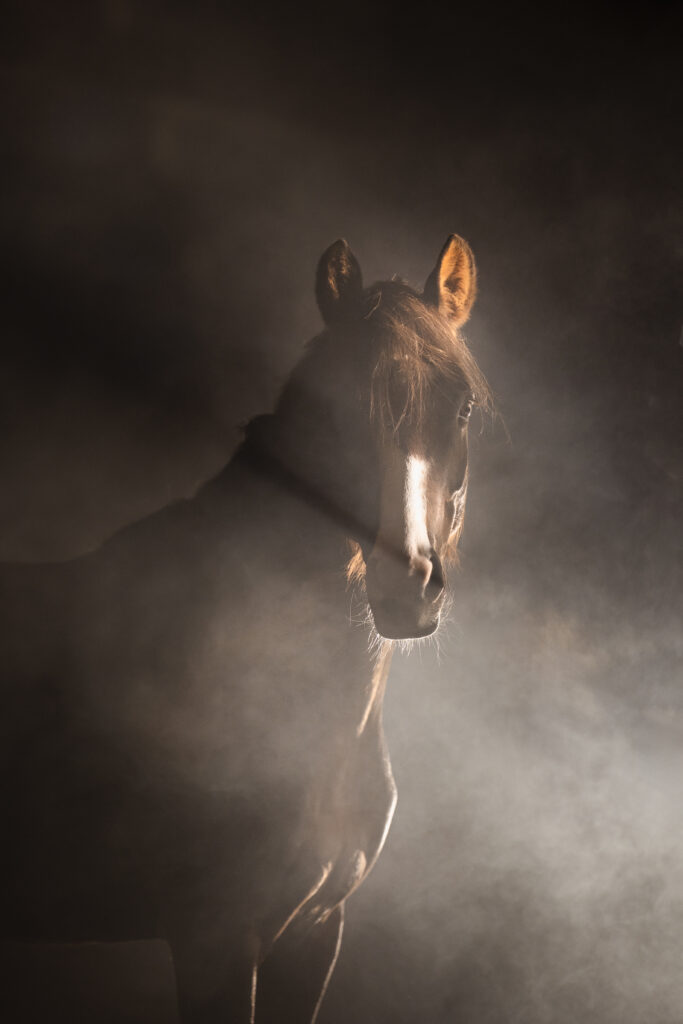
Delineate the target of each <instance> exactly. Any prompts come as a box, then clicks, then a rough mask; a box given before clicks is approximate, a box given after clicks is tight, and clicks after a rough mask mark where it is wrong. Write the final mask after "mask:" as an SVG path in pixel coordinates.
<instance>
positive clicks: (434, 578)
mask: <svg viewBox="0 0 683 1024" xmlns="http://www.w3.org/2000/svg"><path fill="white" fill-rule="evenodd" d="M429 560H430V562H431V563H432V571H431V573H430V576H429V579H428V580H427V586H426V593H425V596H426V597H429V598H431V600H434V599H435V598H437V597H438V596H439V594H440V593H441V592H442V590H443V589H444V587H445V582H444V578H443V567H442V565H441V559H440V558H439V556H438V555H437V553H436V551H432V553H431V554H430V556H429Z"/></svg>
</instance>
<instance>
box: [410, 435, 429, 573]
mask: <svg viewBox="0 0 683 1024" xmlns="http://www.w3.org/2000/svg"><path fill="white" fill-rule="evenodd" d="M405 522H406V554H408V555H409V556H410V557H412V556H414V555H419V554H426V552H428V551H429V549H430V546H431V545H430V543H429V534H428V533H427V463H426V461H425V460H424V459H420V458H418V457H417V455H409V456H408V459H407V460H406V487H405Z"/></svg>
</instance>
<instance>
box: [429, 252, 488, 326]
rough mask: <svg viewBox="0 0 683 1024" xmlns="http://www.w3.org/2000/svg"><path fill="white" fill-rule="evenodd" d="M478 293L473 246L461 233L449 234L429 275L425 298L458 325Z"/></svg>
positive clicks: (462, 321) (466, 316)
mask: <svg viewBox="0 0 683 1024" xmlns="http://www.w3.org/2000/svg"><path fill="white" fill-rule="evenodd" d="M476 295H477V267H476V264H475V262H474V256H473V255H472V250H471V249H470V247H469V245H468V244H467V242H466V241H465V239H464V238H461V237H460V235H449V236H448V238H447V239H446V244H445V245H444V247H443V249H442V250H441V252H440V253H439V258H438V260H437V261H436V266H435V267H434V269H433V270H432V272H431V274H430V275H429V277H428V278H427V283H426V285H425V288H424V300H425V302H427V303H428V304H429V305H431V306H436V307H437V309H438V310H439V312H440V313H443V314H444V316H446V317H448V319H449V320H450V321H451V323H452V324H453V326H454V327H460V325H461V324H464V323H465V321H466V320H467V318H468V316H469V315H470V310H471V309H472V304H473V302H474V300H475V298H476Z"/></svg>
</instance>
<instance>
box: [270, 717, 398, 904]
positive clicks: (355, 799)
mask: <svg viewBox="0 0 683 1024" xmlns="http://www.w3.org/2000/svg"><path fill="white" fill-rule="evenodd" d="M395 802H396V788H395V784H394V780H393V776H392V773H391V765H390V763H389V759H388V756H387V753H386V747H385V743H384V736H383V734H382V730H381V724H380V722H379V718H378V717H377V719H376V720H371V722H370V723H369V725H368V727H367V730H366V733H365V734H364V735H363V736H362V737H361V738H359V739H358V738H357V740H356V743H355V745H353V747H352V752H351V755H350V756H348V757H347V758H346V760H345V761H344V763H343V764H340V765H338V766H336V767H335V769H334V770H331V771H330V772H329V773H328V775H327V778H326V779H325V780H324V782H322V783H321V784H320V785H319V786H318V787H317V788H316V790H314V791H313V796H312V797H311V798H309V800H308V801H307V813H306V815H305V818H304V822H303V836H302V834H301V833H299V835H298V836H297V840H298V844H297V857H298V859H299V868H298V870H296V871H295V872H294V876H295V877H296V878H297V881H298V890H297V892H296V895H295V894H294V892H293V891H290V900H291V899H292V897H293V898H294V901H295V902H294V903H293V905H292V904H291V903H290V906H289V911H288V919H289V920H291V919H292V918H293V917H296V918H298V919H299V921H300V922H303V923H306V922H309V923H315V922H316V921H318V920H320V919H322V918H324V917H325V916H326V915H327V914H328V913H329V912H330V911H331V910H332V909H333V908H334V907H335V906H337V905H338V904H339V903H341V902H343V901H344V900H345V899H346V898H347V896H349V895H350V893H351V892H353V890H354V889H356V888H357V887H358V886H359V885H360V883H361V882H362V881H363V879H364V878H365V877H366V875H367V873H368V871H369V870H370V868H371V867H372V866H373V865H374V862H375V861H376V859H377V857H378V855H379V853H380V850H381V848H382V845H383V843H384V839H385V837H386V834H387V831H388V828H389V825H390V823H391V818H392V815H393V811H394V807H395ZM302 838H303V842H302V841H301V840H302ZM302 894H303V897H302Z"/></svg>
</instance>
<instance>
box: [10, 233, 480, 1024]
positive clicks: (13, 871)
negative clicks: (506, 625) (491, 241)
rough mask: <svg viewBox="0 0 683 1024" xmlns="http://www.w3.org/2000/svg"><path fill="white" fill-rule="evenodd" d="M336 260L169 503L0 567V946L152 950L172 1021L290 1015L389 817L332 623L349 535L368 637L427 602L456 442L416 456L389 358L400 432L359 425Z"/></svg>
mask: <svg viewBox="0 0 683 1024" xmlns="http://www.w3.org/2000/svg"><path fill="white" fill-rule="evenodd" d="M449 244H450V245H451V247H452V246H453V244H454V243H453V242H452V240H451V241H450V242H449ZM449 244H447V247H446V249H445V250H444V253H442V257H441V261H440V265H443V266H444V274H443V275H442V276H444V275H445V272H446V269H448V267H449V266H450V269H451V276H452V272H453V267H452V266H451V263H452V261H450V262H449V259H448V255H449V253H448V251H447V250H448V245H449ZM457 244H458V250H457V251H458V252H460V253H463V252H464V253H465V255H467V254H469V250H468V249H462V246H464V245H465V243H462V242H461V240H457ZM340 245H341V246H342V247H341V249H340ZM470 257H471V254H470ZM438 266H439V265H438ZM472 266H473V265H472ZM356 268H357V265H356V264H355V260H353V257H352V256H351V254H350V251H349V250H348V247H346V246H345V244H342V243H337V245H336V247H331V249H330V250H328V253H327V254H326V255H325V256H324V257H323V260H322V261H321V266H320V269H319V276H318V300H319V303H320V307H321V310H322V311H323V315H324V316H325V318H326V321H327V323H328V326H329V329H328V331H327V332H326V333H325V334H324V335H322V336H321V337H320V338H319V339H316V341H315V342H314V343H313V345H312V346H311V348H310V349H309V351H308V353H307V355H306V356H305V357H304V359H303V360H302V363H301V364H300V366H299V368H298V369H297V370H296V371H295V373H294V374H293V376H292V378H291V380H290V382H289V384H288V385H287V387H286V388H285V390H284V392H283V395H282V397H281V399H280V402H279V404H278V407H277V409H276V411H275V414H274V415H273V416H269V417H260V418H258V419H257V420H256V421H254V422H253V423H252V424H251V425H250V426H249V428H248V429H247V436H246V438H245V441H244V443H243V444H242V446H241V448H240V449H239V450H238V452H237V454H236V455H235V457H234V458H233V460H232V461H231V462H230V463H229V464H228V466H227V467H226V469H225V470H224V471H223V472H222V473H221V474H220V475H219V476H218V477H217V478H216V479H215V480H213V481H211V482H210V483H209V484H207V485H205V486H204V487H203V488H202V489H201V490H200V491H199V492H198V494H197V496H196V497H195V498H194V499H193V500H191V501H184V502H179V503H177V504H176V505H173V506H170V507H169V508H167V509H164V510H162V511H161V512H159V513H157V514H156V515H154V516H151V517H149V518H148V519H147V520H144V521H142V522H141V523H138V524H135V525H133V526H132V527H129V528H126V529H125V530H123V531H121V533H119V534H118V535H116V536H115V537H114V538H112V539H111V540H110V541H109V542H107V543H106V544H105V545H103V547H102V548H101V549H99V550H98V551H97V552H94V553H93V554H91V555H88V556H85V557H83V558H81V559H77V560H74V561H73V562H68V563H64V564H61V565H49V566H39V567H38V566H36V567H28V566H26V567H18V566H7V567H5V568H4V570H3V572H2V573H0V593H1V595H2V598H3V601H2V605H3V607H5V608H6V609H7V613H6V616H5V633H6V641H5V646H4V654H5V658H4V662H3V664H4V671H5V674H6V677H7V679H8V683H9V686H8V687H6V689H5V693H4V697H5V708H6V713H5V715H4V718H3V754H4V761H5V763H4V766H3V767H4V771H3V776H2V777H3V780H4V784H3V794H2V796H3V815H4V820H5V821H6V822H7V823H8V826H9V827H8V828H7V831H6V835H7V841H6V843H5V845H4V848H3V851H2V855H1V856H2V869H3V877H4V878H11V879H12V880H13V881H12V885H11V886H7V887H6V888H5V891H4V894H3V907H2V910H3V913H2V920H3V926H4V930H5V934H6V936H7V937H12V938H24V939H31V940H38V941H41V940H42V941H46V940H82V939H108V940H115V939H131V938H166V939H167V940H168V941H169V942H170V944H171V947H172V950H173V954H174V959H175V963H176V971H177V976H178V988H179V998H180V1004H181V1011H182V1013H183V1020H184V1021H185V1020H187V1021H188V1022H197V1024H199V1022H213V1021H218V1020H228V1019H231V1020H232V1019H234V1020H236V1021H238V1020H243V1021H245V1022H246V1021H250V1020H253V1019H254V1014H255V1015H256V1020H257V1021H258V1022H259V1024H260V1022H262V1021H263V1022H267V1021H270V1020H279V1021H283V1020H292V1021H293V1022H297V1021H299V1022H304V1021H310V1020H312V1019H314V1017H315V1015H316V1012H317V1007H318V1006H319V1002H320V999H321V997H322V993H323V991H324V988H325V984H326V980H327V978H328V977H329V974H330V971H331V968H332V966H333V964H334V960H335V957H336V952H337V949H338V944H339V937H340V934H341V926H342V915H343V905H344V901H345V899H346V898H347V896H348V895H349V893H350V892H352V891H353V890H354V889H355V888H356V887H357V886H358V885H359V884H360V882H361V881H362V879H363V878H364V877H365V875H366V874H367V872H368V871H369V870H370V868H371V867H372V865H373V864H374V862H375V860H376V858H377V856H378V854H379V852H380V850H381V847H382V844H383V842H384V838H385V836H386V832H387V829H388V826H389V823H390V820H391V816H392V813H393V808H394V804H395V788H394V783H393V778H392V775H391V769H390V765H389V760H388V756H387V752H386V746H385V741H384V736H383V732H382V723H381V709H382V698H383V694H384V686H385V683H386V678H387V674H388V670H389V663H390V659H391V646H390V644H388V643H387V642H381V641H380V642H379V644H378V651H377V653H376V654H375V656H374V657H373V656H371V655H370V654H369V652H368V627H367V625H364V624H363V623H356V622H354V621H353V609H352V598H351V597H350V595H349V590H348V583H347V578H346V577H347V573H346V572H345V567H346V563H347V562H348V559H349V552H348V543H349V539H351V540H352V542H353V543H354V545H355V552H356V554H355V558H354V563H353V564H354V565H355V569H354V570H353V571H355V572H358V566H359V565H360V566H362V567H363V568H365V567H367V587H368V595H369V597H370V604H371V608H372V612H373V614H374V616H375V621H376V623H377V627H378V629H379V630H380V632H381V633H383V634H384V635H385V636H409V635H415V636H419V635H424V634H426V633H428V632H431V631H433V629H434V628H436V624H438V618H439V615H440V612H441V607H442V599H443V580H442V568H441V562H440V559H439V555H438V553H437V541H438V537H437V534H438V533H439V531H440V535H441V541H440V542H439V543H440V547H441V548H442V549H443V548H444V547H445V545H446V544H447V543H450V542H451V541H452V537H453V535H454V533H457V531H458V530H459V526H460V521H461V516H462V504H463V502H464V490H465V482H466V458H465V459H464V464H463V457H462V450H463V446H462V443H461V441H462V437H461V435H462V436H464V427H463V428H462V429H461V427H457V431H460V433H459V434H458V438H459V440H458V441H457V445H456V447H457V449H458V451H457V452H456V455H455V457H453V452H452V451H450V448H452V447H453V446H452V444H451V442H448V444H449V445H450V447H449V453H450V462H449V465H448V466H446V465H445V464H444V459H443V458H442V459H440V460H437V459H433V460H432V459H430V452H429V450H428V448H427V446H426V440H425V432H424V429H422V430H420V431H418V429H417V425H418V419H417V418H415V417H413V418H412V420H411V417H410V416H408V417H406V415H405V408H406V405H405V401H404V400H405V399H406V395H405V394H403V392H402V388H403V384H404V383H405V382H403V380H402V363H401V362H400V359H396V360H394V362H395V363H396V367H394V368H393V369H392V371H391V375H390V376H391V379H390V380H389V378H388V377H387V380H388V384H387V387H388V391H387V403H386V404H387V409H389V410H391V408H392V405H391V403H392V401H393V400H395V398H396V394H398V395H399V399H400V402H403V404H404V416H403V419H404V420H405V422H403V423H401V422H400V421H401V413H400V411H399V414H398V416H397V417H394V419H395V420H396V419H397V420H398V421H399V422H398V423H396V422H394V424H393V428H392V431H389V432H387V431H383V430H378V428H377V427H376V426H373V417H372V406H373V401H374V400H375V396H374V395H373V390H372V389H373V374H375V375H376V374H377V367H378V366H379V365H380V364H379V362H378V359H381V357H382V352H383V347H382V346H384V347H386V345H387V342H386V340H383V341H382V342H381V344H379V350H378V346H377V344H374V343H372V344H369V343H368V336H369V335H371V328H372V326H373V325H372V324H371V323H370V320H371V318H372V315H373V312H376V307H375V310H372V309H371V312H370V314H368V311H367V307H363V306H361V305H359V304H360V299H361V294H365V293H363V292H362V291H361V288H360V277H359V271H358V274H357V279H356V277H355V276H354V275H356ZM437 269H438V267H437ZM461 277H462V273H461ZM444 280H445V276H444ZM458 280H460V279H458ZM403 287H404V292H402V293H401V294H404V296H405V295H408V293H409V292H410V296H411V298H410V302H409V303H408V305H407V306H406V307H405V308H406V309H407V308H411V309H412V308H413V305H414V302H415V301H417V299H415V300H414V299H413V296H414V295H415V293H412V292H411V291H410V290H406V289H405V286H403ZM429 287H430V285H429V282H428V288H427V290H426V294H428V292H429ZM431 287H432V289H433V290H434V289H436V291H435V295H436V302H437V304H438V296H439V287H440V286H439V284H438V282H437V283H436V284H434V283H433V282H432V285H431ZM385 289H386V295H387V296H388V297H390V296H391V294H393V292H392V289H393V291H394V292H396V293H397V294H398V292H397V286H395V285H394V284H393V283H389V284H386V285H385ZM399 290H400V289H399ZM442 290H443V291H444V294H445V291H446V289H445V285H443V288H442ZM373 294H377V293H373ZM451 294H452V289H448V297H449V301H450V297H451ZM372 301H373V302H374V301H376V300H375V299H374V298H373V299H372ZM405 301H406V302H407V301H408V300H407V299H405ZM420 301H422V300H420ZM469 301H470V302H471V299H469ZM411 304H412V305H411ZM340 305H346V307H347V308H346V311H345V313H344V315H343V316H340V315H339V314H340V310H339V306H340ZM385 307H390V303H389V298H385ZM468 308H469V307H468ZM392 315H393V314H392ZM425 315H426V314H425ZM361 320H362V323H361V324H360V329H359V326H358V325H359V321H361ZM350 324H353V329H351V326H350ZM379 333H380V334H382V332H381V331H380V332H379ZM375 334H377V332H375ZM372 336H373V337H374V336H375V335H372ZM382 337H384V336H383V335H382ZM340 342H341V343H340ZM453 343H454V344H455V341H454V342H453ZM373 344H374V347H373ZM378 351H379V355H378ZM435 351H436V350H435ZM421 358H422V357H421ZM458 365H459V367H460V369H461V370H462V365H461V364H460V363H459V364H458ZM396 368H397V369H398V371H399V373H398V375H396V374H394V369H396ZM385 376H386V375H385ZM471 383H472V382H471V381H470V380H465V381H463V380H461V379H460V377H458V378H457V387H456V389H455V390H456V391H457V395H456V398H451V400H449V409H450V408H451V406H452V407H453V409H452V410H451V411H450V412H449V414H448V415H449V416H450V419H451V420H452V421H453V422H456V421H457V417H461V418H462V407H463V406H462V403H463V401H467V400H468V399H467V397H466V396H467V395H469V393H470V391H471ZM463 396H465V397H463ZM408 404H410V403H408ZM428 404H431V406H434V404H435V402H434V401H432V402H431V403H428ZM436 404H438V403H436ZM453 410H455V411H453ZM392 416H393V412H392ZM423 419H424V418H423ZM420 422H422V421H420ZM458 422H459V421H458ZM411 423H412V425H411ZM461 426H462V425H461ZM451 427H452V423H451ZM449 429H450V428H449ZM401 430H402V431H403V435H402V436H403V441H401V438H400V436H399V435H400V433H401ZM457 431H456V432H457ZM438 435H439V430H438V429H437V430H435V431H434V430H432V441H433V443H434V444H433V446H435V447H436V448H437V449H439V445H442V446H443V445H445V444H446V442H445V441H443V442H442V441H441V440H440V439H439V436H438ZM465 455H466V449H465ZM411 460H412V461H411ZM454 461H455V463H457V465H455V467H454V465H453V462H454ZM437 462H438V466H437V465H436V464H437ZM401 466H403V467H404V469H403V470H402V469H401ZM406 466H407V467H408V468H407V469H406V468H405V467H406ZM416 467H417V468H416ZM434 467H436V468H434ZM406 473H407V476H406V475H405V474H406ZM402 474H403V475H402ZM453 474H455V477H456V478H457V480H456V481H455V482H456V484H457V486H456V487H455V489H453V479H454V477H453ZM447 477H448V480H449V481H450V482H447V479H446V478H447ZM397 490H398V492H399V493H398V504H399V505H401V506H405V507H404V511H403V513H402V514H396V513H395V512H394V507H393V506H394V504H395V503H396V502H395V501H394V502H392V500H391V498H392V497H393V498H394V499H396V497H397ZM437 491H438V494H439V495H440V498H439V500H438V501H434V495H435V493H436V492H437ZM433 507H434V508H435V509H436V511H434V513H433V515H432V516H431V518H429V515H428V511H429V509H431V508H433ZM401 524H403V529H404V532H405V530H406V529H407V531H408V533H407V534H406V537H404V538H403V539H402V537H401V529H402V526H401ZM406 524H407V526H406ZM430 545H434V546H433V548H432V547H430ZM361 571H362V570H361ZM401 581H402V582H401ZM401 586H402V587H403V590H402V589H401ZM373 598H374V603H373ZM350 609H351V614H350ZM296 959H298V960H299V962H303V963H304V964H305V965H306V970H305V972H304V973H303V974H302V972H301V969H299V970H298V971H297V970H294V969H293V966H292V965H293V964H294V963H295V962H296ZM257 976H258V987H256V980H257Z"/></svg>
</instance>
